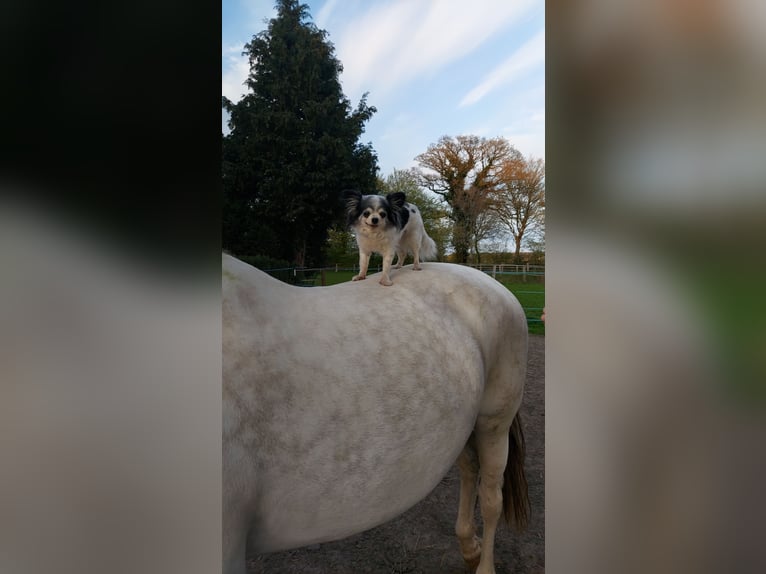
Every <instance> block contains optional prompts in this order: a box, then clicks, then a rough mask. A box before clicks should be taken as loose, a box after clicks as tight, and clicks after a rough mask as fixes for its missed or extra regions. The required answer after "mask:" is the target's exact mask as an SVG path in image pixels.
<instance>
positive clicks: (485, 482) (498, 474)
mask: <svg viewBox="0 0 766 574" xmlns="http://www.w3.org/2000/svg"><path fill="white" fill-rule="evenodd" d="M475 433H476V449H477V451H478V454H479V469H480V471H479V472H480V476H481V478H480V480H479V503H480V506H481V518H482V522H483V529H482V543H481V561H480V562H479V567H478V569H477V570H476V574H495V556H494V551H495V532H496V531H497V524H498V522H499V520H500V515H501V514H502V512H503V492H502V488H503V474H504V471H505V465H506V462H507V460H508V427H507V426H505V425H502V424H501V425H498V424H497V422H494V421H482V417H481V416H479V420H478V421H477V425H476V431H475Z"/></svg>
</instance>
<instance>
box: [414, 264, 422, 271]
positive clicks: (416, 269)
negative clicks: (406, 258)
mask: <svg viewBox="0 0 766 574" xmlns="http://www.w3.org/2000/svg"><path fill="white" fill-rule="evenodd" d="M412 269H413V271H423V268H422V267H421V266H420V265H418V266H417V267H415V266H414V265H413V266H412Z"/></svg>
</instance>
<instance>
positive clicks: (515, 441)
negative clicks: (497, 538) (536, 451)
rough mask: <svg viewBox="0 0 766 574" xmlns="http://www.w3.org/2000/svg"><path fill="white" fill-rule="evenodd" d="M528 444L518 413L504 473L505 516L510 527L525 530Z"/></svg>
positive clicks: (527, 519) (514, 420) (527, 498)
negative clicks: (525, 465)
mask: <svg viewBox="0 0 766 574" xmlns="http://www.w3.org/2000/svg"><path fill="white" fill-rule="evenodd" d="M525 456H526V444H525V442H524V429H523V428H522V427H521V412H520V411H519V412H517V413H516V416H515V417H514V418H513V423H512V424H511V428H510V430H509V431H508V462H507V463H506V465H505V472H504V473H503V514H504V515H505V520H506V521H507V522H508V524H509V525H512V524H514V523H515V525H516V529H517V530H523V529H524V528H526V527H527V523H528V522H529V488H528V486H527V476H526V475H525V474H524V457H525Z"/></svg>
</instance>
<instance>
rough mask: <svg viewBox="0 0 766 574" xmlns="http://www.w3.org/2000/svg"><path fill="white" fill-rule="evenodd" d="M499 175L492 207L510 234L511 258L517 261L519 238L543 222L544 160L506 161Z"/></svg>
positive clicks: (542, 224)
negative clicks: (513, 247) (513, 245)
mask: <svg viewBox="0 0 766 574" xmlns="http://www.w3.org/2000/svg"><path fill="white" fill-rule="evenodd" d="M499 179H500V182H501V188H500V189H501V193H499V194H498V196H497V202H496V203H495V206H494V210H495V211H496V212H497V214H498V216H499V218H500V219H501V221H502V222H503V223H504V224H505V225H506V227H507V228H508V230H509V231H510V233H511V235H512V236H513V240H514V243H515V252H514V258H515V260H516V262H517V263H520V262H521V245H522V241H523V240H524V238H525V237H528V236H529V235H530V234H531V233H533V232H538V231H539V232H541V231H542V229H543V226H544V224H545V162H544V161H543V160H541V159H534V158H531V157H530V158H528V159H523V158H521V159H518V158H517V159H512V160H509V161H506V162H505V163H504V164H503V167H502V170H501V171H500V175H499Z"/></svg>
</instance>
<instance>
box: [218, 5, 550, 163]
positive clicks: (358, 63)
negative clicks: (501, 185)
mask: <svg viewBox="0 0 766 574" xmlns="http://www.w3.org/2000/svg"><path fill="white" fill-rule="evenodd" d="M304 3H305V4H307V5H308V6H309V12H310V15H311V20H312V21H313V22H314V24H316V25H317V27H318V28H320V29H323V30H326V31H327V32H328V40H329V41H330V42H331V43H332V44H333V45H334V46H335V56H336V57H337V58H338V60H340V62H341V63H342V65H343V73H342V74H341V78H340V79H341V84H342V86H343V91H344V93H345V95H346V96H347V97H348V98H349V100H350V102H351V106H352V107H356V105H357V104H358V103H359V100H360V99H361V97H362V95H363V94H364V93H365V92H368V93H369V95H368V97H367V103H368V104H369V105H372V106H375V107H376V108H377V110H378V111H377V113H375V114H374V115H373V117H372V119H371V120H370V121H369V122H368V123H367V127H366V130H365V133H364V134H362V137H361V141H362V143H368V142H371V143H372V146H373V148H374V149H375V151H376V153H377V155H378V164H379V167H380V173H379V175H380V176H382V177H386V176H387V175H389V174H391V173H392V172H393V170H394V169H408V168H410V167H415V166H417V161H416V160H415V157H416V156H417V155H418V154H420V153H423V152H425V151H426V150H427V149H428V146H429V145H430V144H434V143H436V142H437V141H438V140H439V138H440V137H441V136H444V135H447V136H458V135H476V136H480V137H486V138H491V137H504V138H506V139H507V140H508V141H509V142H510V143H511V144H512V145H513V146H514V147H515V148H516V149H518V150H519V151H520V152H521V153H522V154H523V155H525V156H532V157H536V158H543V159H545V28H544V24H545V3H544V0H512V1H507V2H504V1H498V0H469V1H466V0H304ZM222 16H223V17H222V22H223V26H222V63H223V77H222V82H221V83H222V92H223V95H224V96H226V97H228V98H229V99H230V100H232V101H238V100H239V99H240V98H241V97H242V96H243V95H244V94H245V91H246V88H245V85H244V81H245V79H246V77H247V73H248V63H247V59H246V57H244V56H242V50H243V47H244V44H245V43H246V42H249V41H250V40H251V39H252V37H253V35H255V34H257V33H258V32H260V31H262V30H264V29H266V28H267V22H266V21H267V20H268V19H269V18H271V17H274V16H276V11H275V10H274V2H273V1H272V0H223V5H222ZM226 120H227V114H226V112H223V119H222V124H223V132H224V133H228V131H229V130H228V126H227V125H226Z"/></svg>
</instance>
